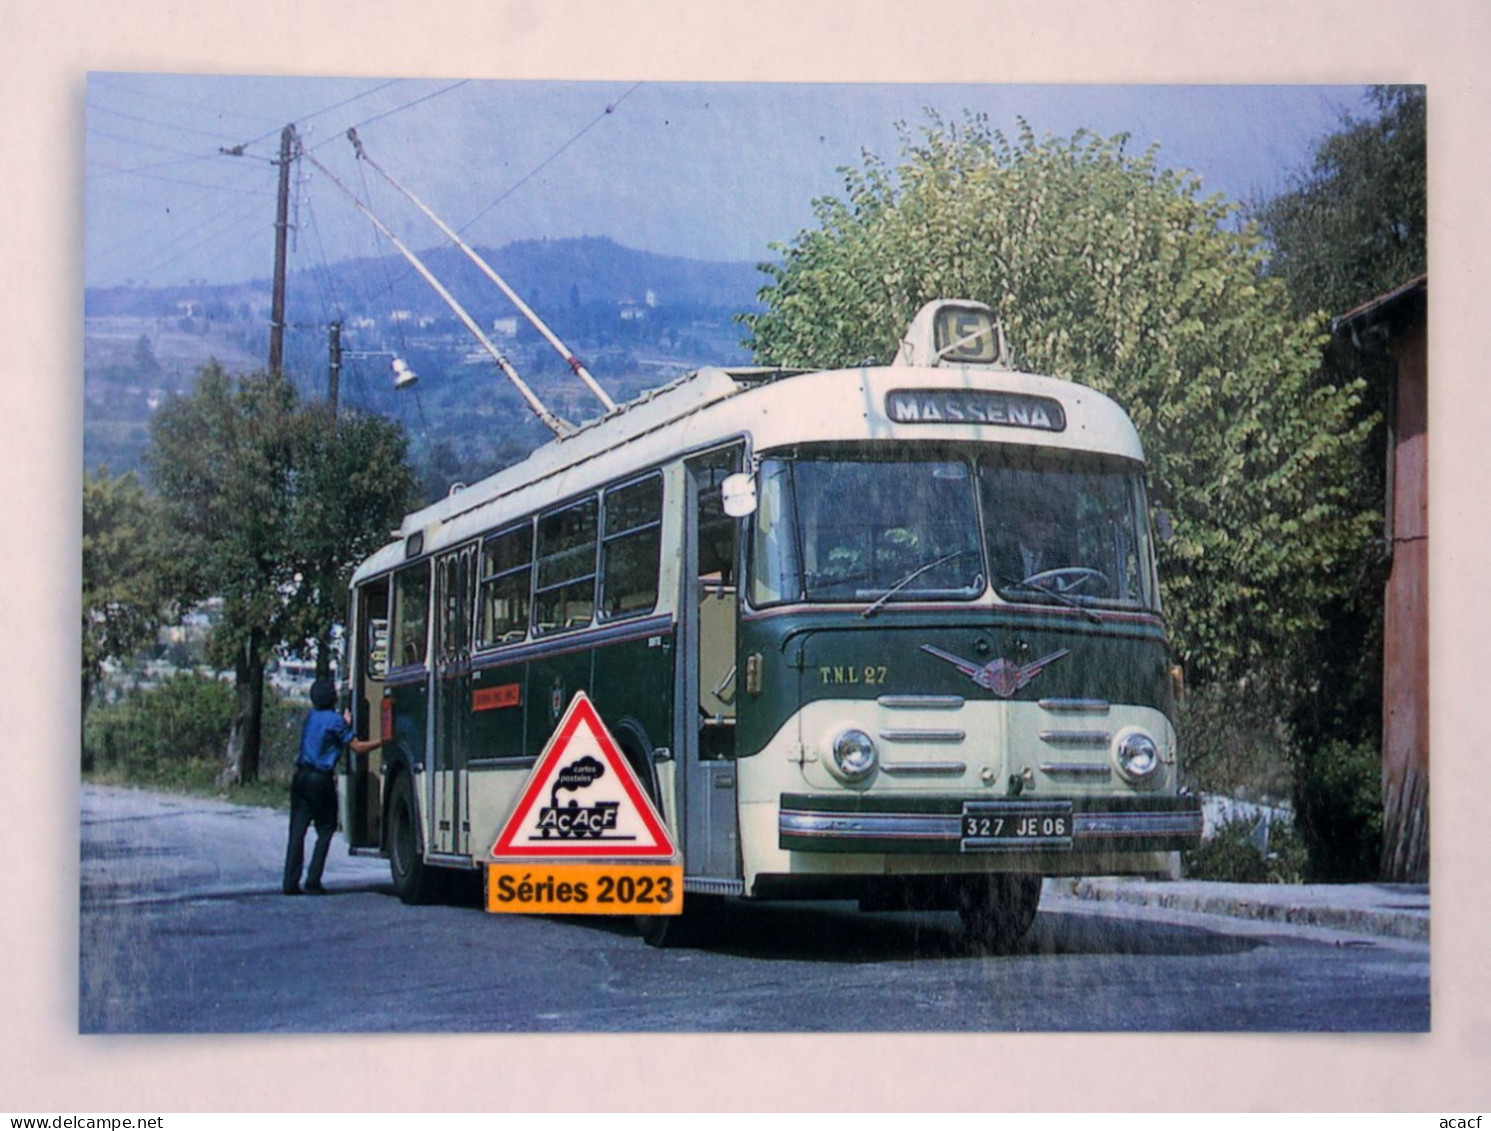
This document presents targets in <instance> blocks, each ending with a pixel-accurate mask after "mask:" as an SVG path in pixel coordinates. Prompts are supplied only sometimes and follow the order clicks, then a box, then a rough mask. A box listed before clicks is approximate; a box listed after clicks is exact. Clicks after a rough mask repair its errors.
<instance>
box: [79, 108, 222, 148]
mask: <svg viewBox="0 0 1491 1131" xmlns="http://www.w3.org/2000/svg"><path fill="white" fill-rule="evenodd" d="M87 109H88V112H89V113H90V114H108V115H110V116H112V117H115V118H123V119H124V120H125V121H127V122H138V123H139V124H140V125H142V126H153V127H155V128H156V129H158V130H169V131H170V132H172V133H181V134H195V135H196V136H197V137H206V138H211V139H212V140H213V141H229V140H231V138H230V136H229V135H228V134H226V133H213V132H211V131H209V130H198V129H193V128H192V127H191V126H182V125H174V124H171V123H168V122H157V121H155V120H154V119H152V118H142V117H140V116H139V115H138V114H126V113H125V112H124V111H123V110H115V109H113V108H111V107H108V106H99V105H98V104H97V103H94V102H89V103H88V104H87Z"/></svg>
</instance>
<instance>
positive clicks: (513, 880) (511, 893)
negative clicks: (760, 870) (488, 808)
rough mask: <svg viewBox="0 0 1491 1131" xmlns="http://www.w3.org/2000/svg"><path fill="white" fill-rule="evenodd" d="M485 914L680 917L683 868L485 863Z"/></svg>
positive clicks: (681, 910)
mask: <svg viewBox="0 0 1491 1131" xmlns="http://www.w3.org/2000/svg"><path fill="white" fill-rule="evenodd" d="M487 910H488V911H499V912H501V911H516V912H521V913H524V914H532V913H534V912H538V913H540V914H546V915H554V914H557V915H681V914H683V865H682V864H662V865H659V864H549V863H547V862H545V861H536V862H530V863H528V864H521V863H520V864H512V863H506V862H504V863H501V864H488V865H487Z"/></svg>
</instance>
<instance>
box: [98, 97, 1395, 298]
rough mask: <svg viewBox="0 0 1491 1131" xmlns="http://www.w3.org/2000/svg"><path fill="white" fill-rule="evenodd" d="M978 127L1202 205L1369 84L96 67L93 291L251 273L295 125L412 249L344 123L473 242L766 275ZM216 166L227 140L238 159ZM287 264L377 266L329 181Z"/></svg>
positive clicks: (1259, 183) (309, 205)
mask: <svg viewBox="0 0 1491 1131" xmlns="http://www.w3.org/2000/svg"><path fill="white" fill-rule="evenodd" d="M928 109H931V110H935V111H936V112H937V113H938V114H940V115H941V116H942V118H943V119H944V120H949V121H956V120H960V119H961V118H962V117H963V115H964V114H965V113H966V112H972V113H979V114H984V115H986V116H987V117H988V120H989V122H990V124H991V125H992V126H994V127H995V128H996V129H1000V130H1003V131H1004V132H1005V133H1006V134H1008V135H1011V136H1013V135H1015V134H1016V132H1017V131H1018V129H1019V123H1020V121H1021V120H1024V121H1026V122H1028V123H1029V125H1030V126H1031V128H1032V129H1033V130H1034V131H1035V133H1036V134H1037V135H1038V136H1044V135H1047V134H1050V135H1055V136H1067V135H1070V134H1071V133H1073V132H1075V131H1076V130H1078V129H1081V128H1086V129H1089V130H1092V131H1094V132H1096V133H1099V134H1102V135H1112V134H1117V133H1127V134H1129V135H1130V137H1131V141H1130V143H1129V144H1130V148H1131V151H1134V152H1140V151H1143V150H1144V149H1146V148H1148V147H1149V145H1150V144H1151V143H1158V145H1159V159H1160V161H1161V163H1162V164H1163V165H1166V166H1169V167H1173V168H1181V169H1187V170H1190V171H1191V172H1192V173H1194V174H1196V175H1197V176H1198V177H1199V178H1200V180H1201V183H1202V190H1203V192H1204V193H1205V194H1207V195H1210V194H1212V193H1221V194H1222V195H1224V196H1226V197H1227V198H1229V199H1231V200H1235V201H1244V200H1249V199H1255V198H1262V197H1267V196H1270V195H1273V194H1276V193H1278V192H1279V191H1281V190H1282V189H1284V188H1286V187H1287V186H1288V184H1289V178H1290V177H1291V175H1293V174H1296V173H1298V172H1300V171H1302V170H1304V169H1305V168H1307V167H1308V164H1309V161H1310V158H1311V153H1312V149H1313V146H1314V145H1315V143H1317V142H1318V141H1319V140H1320V139H1321V138H1322V137H1324V136H1325V135H1326V134H1328V133H1330V132H1332V131H1333V130H1334V129H1336V128H1337V127H1338V126H1339V125H1340V123H1341V119H1342V115H1343V114H1346V113H1351V114H1357V115H1364V114H1366V113H1368V107H1367V103H1366V101H1365V88H1364V87H1360V86H1322V85H1311V86H1282V85H1280V86H1222V85H1215V86H1139V85H1133V86H1099V85H1087V86H1078V85H1072V86H1054V85H1052V86H1021V85H996V84H985V85H959V86H953V85H914V84H863V85H836V84H826V83H822V84H786V83H778V84H766V83H718V84H711V83H664V82H658V83H649V82H541V81H486V80H482V81H466V82H462V81H460V80H454V79H388V78H360V79H358V78H325V79H317V78H299V77H297V78H285V77H249V76H229V75H164V74H160V75H156V74H142V73H94V74H91V75H90V76H89V78H88V83H87V104H86V123H85V139H86V140H85V144H86V151H85V179H86V184H85V194H84V195H85V236H84V276H85V283H86V285H88V286H115V285H120V284H124V283H130V282H133V283H137V284H144V283H149V284H152V285H168V284H181V283H188V282H191V281H195V280H203V281H206V282H209V283H231V282H240V281H244V280H248V279H263V278H267V277H268V276H269V274H270V271H271V267H272V263H273V248H274V230H273V229H274V215H275V189H276V178H277V171H276V166H275V158H276V157H277V155H278V150H279V138H280V132H281V129H282V128H283V127H284V126H285V125H286V124H287V123H294V124H295V126H296V129H297V131H298V132H299V133H300V134H301V135H302V137H303V138H304V144H305V147H306V149H307V150H308V152H309V154H310V155H311V156H312V157H314V158H315V159H316V160H317V161H319V162H321V163H322V164H323V165H324V166H325V167H326V169H327V170H329V171H330V173H331V175H332V176H333V177H335V178H336V179H337V180H339V181H341V183H342V184H343V185H345V186H346V188H347V189H349V190H351V191H352V192H353V193H355V194H356V195H357V196H359V197H361V198H362V199H363V200H364V201H365V202H367V203H368V204H369V205H370V207H371V209H372V211H373V212H374V214H375V215H377V216H378V217H379V219H381V220H382V221H383V222H384V223H385V224H387V225H388V226H389V227H390V228H392V230H393V231H394V232H395V233H397V234H398V235H399V237H400V238H401V239H403V240H405V241H406V242H408V243H409V244H410V245H411V246H412V247H414V248H416V249H422V248H428V247H432V246H436V245H438V244H439V243H441V242H442V239H441V237H440V235H439V233H438V231H437V230H436V229H435V228H434V227H433V226H432V225H431V224H430V222H429V221H428V220H426V219H424V218H422V217H420V216H419V215H418V213H417V212H416V211H415V209H414V208H413V207H412V206H411V205H409V204H408V203H407V202H406V201H404V200H402V199H401V198H400V197H398V196H397V194H396V193H395V192H394V190H392V189H391V188H389V187H388V186H387V185H386V184H385V183H384V182H382V181H381V180H380V179H379V178H377V177H376V176H375V175H374V174H373V173H371V172H369V171H367V170H366V169H364V168H361V167H359V165H358V163H357V162H356V160H355V157H354V154H353V150H352V147H351V144H350V142H348V141H347V140H346V137H345V133H346V130H347V129H348V127H356V129H357V131H358V135H359V137H360V138H361V139H362V141H363V143H364V145H365V146H366V147H367V153H368V155H369V156H370V157H371V158H372V159H373V160H375V161H376V162H377V163H378V164H379V165H380V166H382V167H383V168H384V169H386V170H387V171H388V172H389V173H390V174H392V175H393V176H394V177H395V178H397V179H398V180H399V181H400V182H401V183H403V184H404V185H405V186H406V187H407V188H409V189H410V190H411V191H413V192H414V193H415V194H416V195H417V196H419V197H420V198H422V199H423V200H424V201H425V203H426V204H427V205H429V207H430V208H431V209H432V210H433V211H434V212H435V213H436V214H438V215H440V216H441V217H442V218H443V219H444V220H445V221H446V222H447V223H449V224H451V225H452V226H453V227H455V228H457V229H458V230H459V231H461V233H462V234H463V236H464V237H465V238H467V239H468V240H470V241H471V242H473V243H475V244H477V245H479V246H486V247H500V246H501V245H502V244H504V243H507V242H509V241H512V240H516V239H532V238H565V237H573V236H582V235H588V236H608V237H610V238H612V239H614V240H616V241H617V242H618V243H621V244H624V245H626V246H629V247H633V248H637V249H640V250H645V251H651V252H656V253H659V254H664V255H675V256H683V257H687V258H692V259H709V260H733V261H742V262H759V261H761V260H763V259H767V258H771V257H772V255H773V253H772V252H771V250H770V245H771V244H772V243H773V242H777V243H785V242H788V241H790V240H791V239H792V237H793V236H794V235H796V234H797V233H798V232H799V231H801V230H802V229H804V228H808V227H812V226H813V214H812V201H813V200H814V199H815V198H817V197H820V196H823V195H834V194H838V193H840V191H841V189H842V184H843V182H842V177H841V175H840V173H839V172H838V170H839V169H840V168H841V167H842V166H845V165H858V164H860V161H861V155H862V153H863V152H866V151H868V152H870V153H874V154H877V155H879V156H880V157H882V158H885V159H888V160H893V159H894V158H895V157H896V156H897V153H898V147H899V143H898V135H897V129H896V124H897V123H898V122H904V123H907V124H909V125H910V126H911V127H913V129H914V128H916V127H917V126H918V125H920V124H921V123H923V122H925V121H926V120H927V119H926V111H927V110H928ZM238 147H242V148H241V155H230V154H226V153H224V152H222V151H223V150H237V149H238ZM293 197H294V207H293V211H292V215H291V224H292V226H293V229H294V231H293V234H292V238H291V245H290V268H291V270H292V271H293V270H296V269H309V268H312V267H316V266H319V265H321V264H322V263H323V262H327V263H330V262H336V261H338V260H341V259H345V258H350V257H354V256H362V255H371V254H390V253H391V252H392V249H391V248H390V247H389V246H388V244H387V243H386V242H383V241H381V239H380V237H379V236H378V235H377V233H376V231H375V229H374V227H373V225H372V223H371V222H370V221H369V220H367V219H366V218H365V217H364V216H363V215H362V214H361V213H360V212H359V211H358V210H357V208H356V207H355V205H354V204H353V203H352V201H351V200H350V198H349V197H348V196H347V195H346V193H345V192H344V190H343V189H341V188H338V187H337V185H336V184H335V183H334V182H333V181H332V179H331V177H328V176H327V175H326V173H323V172H322V171H321V170H320V169H317V168H315V167H314V166H313V165H311V164H310V163H309V162H308V161H301V162H299V163H298V165H297V166H296V177H295V184H294V193H293Z"/></svg>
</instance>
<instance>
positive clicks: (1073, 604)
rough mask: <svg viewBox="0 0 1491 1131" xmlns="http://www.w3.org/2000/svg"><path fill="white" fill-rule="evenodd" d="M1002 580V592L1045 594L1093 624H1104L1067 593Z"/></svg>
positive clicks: (1023, 582)
mask: <svg viewBox="0 0 1491 1131" xmlns="http://www.w3.org/2000/svg"><path fill="white" fill-rule="evenodd" d="M1000 580H1001V581H1002V582H1003V584H1002V585H1001V586H1000V589H1002V590H1003V589H1026V590H1029V591H1030V592H1032V593H1043V594H1045V595H1046V596H1047V597H1050V598H1051V600H1053V601H1055V602H1056V603H1057V604H1059V605H1065V606H1066V607H1067V608H1069V609H1076V610H1077V611H1078V612H1079V613H1081V614H1082V615H1083V616H1084V617H1086V618H1087V619H1088V620H1090V621H1092V623H1093V624H1102V623H1103V618H1102V617H1100V616H1098V615H1097V613H1095V612H1093V611H1092V610H1091V609H1089V608H1088V607H1087V606H1086V605H1084V604H1082V603H1081V602H1079V601H1076V600H1074V599H1073V598H1071V597H1068V596H1067V595H1066V594H1065V593H1058V592H1057V591H1056V590H1055V589H1048V588H1047V587H1046V586H1044V585H1038V584H1036V583H1035V582H1034V581H1016V580H1015V579H1014V578H1013V577H1005V578H1001V579H1000Z"/></svg>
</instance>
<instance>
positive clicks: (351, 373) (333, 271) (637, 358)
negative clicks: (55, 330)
mask: <svg viewBox="0 0 1491 1131" xmlns="http://www.w3.org/2000/svg"><path fill="white" fill-rule="evenodd" d="M419 254H420V258H421V259H422V260H424V262H425V263H426V264H427V265H428V266H429V268H430V269H431V271H432V272H433V273H434V274H435V276H436V277H437V278H438V279H439V280H440V281H441V283H442V285H444V286H445V287H447V288H448V289H449V290H450V291H451V293H452V294H454V295H455V296H456V298H457V300H458V301H459V302H460V303H461V304H462V305H463V306H464V307H465V308H466V309H467V311H468V312H469V313H470V314H471V316H472V317H473V318H474V319H475V320H476V321H477V322H478V324H479V325H481V326H482V327H483V329H484V331H485V332H487V333H488V335H489V336H490V337H492V338H493V339H494V340H495V341H496V342H497V344H498V346H499V348H500V349H501V350H502V352H503V353H504V354H505V355H506V356H507V357H508V358H509V359H510V360H511V361H512V363H513V364H514V365H515V367H516V368H517V369H518V371H519V372H520V373H521V374H522V375H523V377H524V379H525V380H527V381H528V382H529V383H530V384H532V385H533V386H534V387H535V388H536V389H538V390H539V392H540V395H541V396H543V397H545V399H546V400H549V401H550V403H551V405H552V407H554V409H555V410H556V411H558V412H560V413H561V414H562V415H567V416H569V417H570V418H571V419H579V418H582V417H584V416H588V415H592V414H593V413H594V412H595V411H596V409H597V408H598V405H597V404H596V403H595V402H594V401H593V399H592V398H589V397H588V395H587V394H585V392H584V390H583V388H582V387H579V386H578V385H577V384H576V382H575V381H574V379H573V377H572V375H571V374H570V372H569V369H568V367H567V366H565V365H564V363H563V361H562V359H560V358H559V357H558V355H557V354H555V353H554V352H553V350H552V349H551V348H550V347H549V346H548V345H547V344H546V343H545V342H543V340H542V339H541V338H540V337H539V335H538V334H537V332H536V331H534V330H533V329H532V328H531V327H530V326H529V325H528V324H527V322H526V321H524V320H523V319H522V318H521V316H519V314H518V312H517V310H516V308H515V307H514V306H513V305H512V304H511V303H510V302H509V301H508V299H507V298H506V296H504V295H503V294H502V292H501V291H500V290H498V289H497V288H496V287H495V286H494V285H493V284H492V283H491V282H490V281H489V280H488V279H487V278H486V277H485V276H484V275H483V274H482V273H481V272H480V270H479V269H478V268H477V267H476V266H475V265H474V264H472V263H471V262H470V261H469V260H468V259H467V258H466V257H465V255H463V254H462V253H461V252H460V251H459V250H458V249H455V248H440V249H436V250H432V251H429V252H420V253H419ZM481 254H482V255H483V257H484V258H486V259H487V261H488V262H489V263H491V264H492V265H493V266H494V267H495V268H496V269H497V271H498V272H499V273H500V274H501V275H502V276H503V278H505V279H506V280H507V281H508V283H509V284H510V285H511V286H512V287H513V289H514V290H515V291H517V293H518V294H520V295H521V296H522V297H523V299H524V301H525V302H527V303H528V304H529V305H530V306H531V307H532V308H533V309H534V310H536V311H537V312H538V313H539V315H540V316H541V317H542V318H543V319H544V320H545V321H546V322H547V323H548V324H549V325H550V326H551V327H552V328H553V329H554V330H555V331H556V332H557V333H558V334H559V335H560V336H561V337H562V338H563V339H564V340H565V342H566V344H567V345H568V346H569V347H570V349H572V350H573V351H574V352H575V353H576V355H577V356H579V357H581V358H582V359H583V360H584V361H585V362H586V364H587V366H588V367H589V368H590V369H591V370H592V371H593V372H594V373H595V374H596V376H597V378H598V379H599V380H600V381H601V382H602V384H604V385H605V386H606V387H607V389H608V391H609V392H610V393H611V395H612V396H613V397H615V398H616V399H618V400H622V399H626V398H628V397H630V396H634V395H635V394H636V393H637V392H640V391H641V390H642V389H645V388H648V387H651V386H655V385H658V384H662V383H663V382H665V381H667V380H670V379H672V378H673V377H676V376H678V375H679V374H680V373H682V372H685V371H686V370H688V369H693V368H697V367H698V366H700V365H706V364H739V363H742V362H744V361H747V360H749V353H748V351H747V350H746V349H745V348H744V347H743V346H742V344H741V339H742V338H743V337H744V331H743V329H742V328H741V327H740V326H739V324H738V323H737V322H736V315H738V314H739V313H741V312H743V311H747V310H751V309H754V307H755V295H756V291H757V289H758V288H759V287H760V285H761V283H762V276H761V275H760V272H759V271H758V269H757V268H756V267H755V266H754V265H751V264H744V263H713V262H706V261H700V260H690V259H683V258H678V257H671V256H663V255H656V254H653V253H651V252H645V251H638V250H636V249H633V248H627V247H623V246H621V245H620V244H617V243H615V242H614V241H612V240H610V239H604V238H585V239H566V240H523V241H518V242H515V243H511V244H508V245H506V246H504V247H502V248H499V249H496V250H482V251H481ZM269 308H270V283H269V281H268V280H267V279H264V280H255V281H251V282H246V283H235V284H225V285H209V284H205V283H203V284H198V285H190V286H172V287H111V288H88V289H86V290H85V293H84V315H85V328H84V343H85V344H84V384H85V397H86V407H85V414H84V460H85V463H86V465H87V466H88V467H90V468H91V467H96V466H97V465H98V464H100V463H106V464H107V465H108V466H109V468H110V469H111V470H112V471H114V472H115V473H118V472H121V471H125V470H131V469H137V468H139V467H140V466H141V455H142V453H143V450H144V446H145V443H146V439H147V436H148V424H149V419H150V415H151V413H153V412H154V410H155V408H156V407H158V405H159V404H160V403H161V401H162V400H163V399H164V398H165V397H167V396H170V395H171V394H172V393H175V392H184V391H186V390H187V389H189V388H190V387H191V383H192V381H193V379H194V377H195V374H196V372H197V371H198V370H199V369H200V368H201V366H202V365H203V364H204V363H205V362H206V361H207V360H208V359H215V360H217V361H218V362H219V363H221V364H222V365H223V366H224V367H225V368H227V369H229V370H230V371H234V372H244V371H248V370H250V369H253V368H256V367H259V366H262V365H263V364H264V359H265V358H266V357H267V355H268V323H269ZM286 310H287V316H286V321H287V323H288V327H287V333H286V343H285V345H286V353H285V358H286V361H285V364H286V370H287V372H289V373H290V374H291V376H292V378H293V379H295V380H296V382H297V384H298V385H299V386H300V388H301V390H302V393H303V394H304V395H306V396H321V395H325V382H326V373H327V368H328V352H327V350H328V346H327V324H328V322H329V321H330V320H331V319H333V318H339V319H340V320H341V321H342V323H343V325H344V330H343V337H342V343H343V348H344V350H345V351H346V353H345V361H344V370H343V374H344V376H343V384H342V394H341V395H342V399H343V403H344V404H346V405H348V406H350V407H354V408H361V409H364V410H366V411H372V412H379V413H383V414H385V415H390V416H394V417H395V418H398V419H401V420H403V421H404V423H405V424H406V427H408V428H409V430H410V433H411V437H412V439H413V450H414V453H415V457H416V459H417V461H419V462H420V463H421V465H422V467H423V468H424V470H425V472H426V476H427V479H428V480H429V482H430V490H431V492H432V493H438V492H439V491H442V490H443V489H444V485H445V483H447V482H448V481H450V480H453V479H471V478H475V477H476V475H478V474H485V473H486V472H487V471H490V470H495V468H496V467H497V466H501V465H502V464H504V463H507V462H510V461H511V460H512V459H515V458H518V457H519V456H521V455H522V454H523V452H524V451H526V450H527V448H528V447H531V446H532V445H533V444H534V443H536V442H538V441H540V440H541V439H543V435H544V434H543V432H542V430H541V429H538V430H535V429H534V427H533V425H532V421H531V417H530V415H529V414H528V412H527V410H526V408H525V407H524V406H523V405H522V403H521V402H520V401H519V400H518V398H517V396H516V394H515V393H513V392H512V391H511V390H510V389H509V388H508V387H507V386H506V383H505V382H504V381H502V380H501V378H500V377H494V376H493V375H494V373H495V366H494V365H493V362H492V360H491V358H490V356H489V355H488V354H486V353H485V351H484V350H483V349H482V347H481V345H480V343H479V342H478V341H477V340H476V339H475V338H474V337H473V336H472V335H471V333H470V332H469V330H468V329H466V327H465V326H464V325H463V324H462V323H461V322H460V320H459V319H458V318H457V317H456V316H455V315H454V314H453V313H452V312H451V310H450V308H449V307H448V306H447V305H446V304H445V303H444V301H443V300H442V299H441V298H440V297H439V296H438V295H437V294H436V293H435V291H434V290H433V289H432V288H431V287H430V286H429V284H428V283H427V282H426V281H425V280H424V279H423V278H421V277H420V275H419V274H418V273H417V272H416V271H415V270H414V269H413V268H412V267H411V266H410V265H409V264H408V263H407V262H406V261H405V260H404V259H403V258H402V257H401V256H389V257H381V258H366V259H356V260H348V261H344V262H341V263H335V264H331V265H329V266H324V267H318V268H316V269H313V270H304V271H292V272H291V273H290V275H289V278H288V280H287V287H286ZM393 354H397V355H398V356H400V357H401V358H403V359H405V360H406V361H407V362H408V363H409V364H411V365H412V366H413V367H414V369H415V370H416V372H418V373H419V374H420V375H421V382H420V384H419V386H417V392H416V393H415V394H414V397H413V398H412V400H411V398H410V397H407V396H401V397H399V398H397V399H396V398H395V397H394V395H393V392H392V388H391V384H390V382H389V381H388V380H387V365H388V360H389V357H390V355H393Z"/></svg>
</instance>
